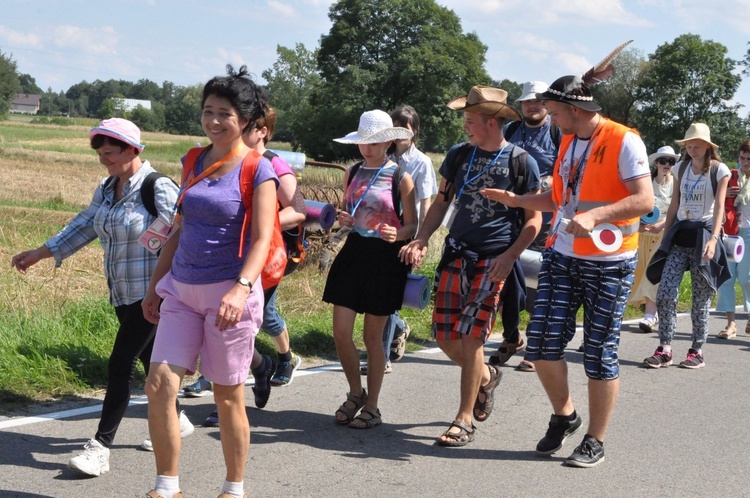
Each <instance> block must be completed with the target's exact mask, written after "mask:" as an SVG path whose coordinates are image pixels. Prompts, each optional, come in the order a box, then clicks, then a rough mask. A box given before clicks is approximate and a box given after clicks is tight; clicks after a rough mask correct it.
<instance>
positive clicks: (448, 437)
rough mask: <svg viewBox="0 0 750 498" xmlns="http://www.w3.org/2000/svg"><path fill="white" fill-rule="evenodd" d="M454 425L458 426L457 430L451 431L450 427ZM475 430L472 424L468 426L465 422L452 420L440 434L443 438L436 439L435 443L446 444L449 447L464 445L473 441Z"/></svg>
mask: <svg viewBox="0 0 750 498" xmlns="http://www.w3.org/2000/svg"><path fill="white" fill-rule="evenodd" d="M454 427H456V428H458V432H451V429H452V428H454ZM476 431H477V428H476V427H474V426H473V425H472V426H471V427H469V426H467V425H466V424H462V423H461V422H459V421H458V420H454V421H453V423H451V426H450V427H448V430H447V431H445V432H444V433H443V434H442V435H441V436H440V437H443V438H445V439H440V438H438V439H437V445H438V446H448V447H451V448H456V447H459V446H466V445H467V444H469V443H470V442H472V441H474V434H475V433H476Z"/></svg>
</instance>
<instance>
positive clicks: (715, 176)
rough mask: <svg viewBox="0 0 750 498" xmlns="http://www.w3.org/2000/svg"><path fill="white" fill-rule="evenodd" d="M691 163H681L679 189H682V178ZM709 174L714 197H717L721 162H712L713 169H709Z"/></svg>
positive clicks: (686, 161) (678, 175)
mask: <svg viewBox="0 0 750 498" xmlns="http://www.w3.org/2000/svg"><path fill="white" fill-rule="evenodd" d="M688 163H689V161H688V160H687V159H685V160H684V161H680V169H679V170H678V173H677V188H678V189H679V188H680V185H682V177H683V176H685V171H686V170H687V166H688ZM709 173H710V175H711V189H712V190H713V192H714V197H716V189H717V188H718V187H719V180H718V175H719V161H715V160H711V168H710V169H709Z"/></svg>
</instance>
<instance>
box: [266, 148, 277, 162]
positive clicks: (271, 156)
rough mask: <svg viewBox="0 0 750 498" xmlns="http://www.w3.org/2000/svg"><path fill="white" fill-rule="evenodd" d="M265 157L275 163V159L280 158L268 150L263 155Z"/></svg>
mask: <svg viewBox="0 0 750 498" xmlns="http://www.w3.org/2000/svg"><path fill="white" fill-rule="evenodd" d="M263 157H265V158H266V159H268V160H269V161H273V158H274V157H279V155H278V154H277V153H275V152H274V151H272V150H270V149H266V151H265V152H264V153H263Z"/></svg>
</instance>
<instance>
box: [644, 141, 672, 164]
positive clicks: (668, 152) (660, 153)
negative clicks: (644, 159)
mask: <svg viewBox="0 0 750 498" xmlns="http://www.w3.org/2000/svg"><path fill="white" fill-rule="evenodd" d="M660 157H671V158H672V159H674V160H675V161H677V160H678V159H679V158H680V155H679V154H675V152H674V149H673V148H672V147H670V146H669V145H665V146H664V147H659V149H658V150H657V151H656V152H654V153H653V154H651V155H650V156H648V163H649V164H650V165H651V166H653V165H654V163H655V162H656V160H657V159H659V158H660Z"/></svg>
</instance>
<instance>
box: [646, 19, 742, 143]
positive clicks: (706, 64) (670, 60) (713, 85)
mask: <svg viewBox="0 0 750 498" xmlns="http://www.w3.org/2000/svg"><path fill="white" fill-rule="evenodd" d="M726 54H727V48H726V47H725V46H724V45H722V44H720V43H717V42H714V41H711V40H705V41H704V40H702V39H701V37H700V36H699V35H694V34H686V35H681V36H678V37H677V38H676V39H675V40H674V41H673V42H672V43H665V44H664V45H660V46H659V47H657V49H656V51H655V52H654V53H653V54H651V55H649V62H650V64H649V68H648V70H647V71H646V72H645V73H644V76H643V80H642V82H641V85H640V88H639V90H638V92H637V98H638V101H639V107H638V113H637V117H636V120H635V122H636V125H637V127H638V129H639V130H640V132H641V134H642V135H643V138H644V141H645V142H646V146H647V147H648V149H649V150H656V149H657V148H658V147H660V146H661V145H664V144H672V143H674V140H675V139H679V138H682V137H683V136H684V133H685V130H687V128H688V127H689V126H690V123H693V122H704V123H706V124H708V125H709V126H710V127H712V128H713V129H714V130H715V131H714V133H712V136H711V138H712V140H714V137H715V138H716V140H714V141H715V142H716V143H719V144H720V145H721V136H722V135H723V134H726V133H727V131H726V130H725V129H722V126H723V124H725V123H726V119H727V117H728V116H729V115H736V113H737V110H738V109H739V107H740V106H739V105H730V104H728V101H729V100H731V99H732V97H733V96H734V93H735V92H736V91H737V88H738V87H739V84H740V80H741V77H740V75H737V74H734V72H733V70H734V68H735V66H736V64H737V62H736V61H734V60H733V59H730V58H728V57H727V56H726ZM722 121H724V123H722Z"/></svg>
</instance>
